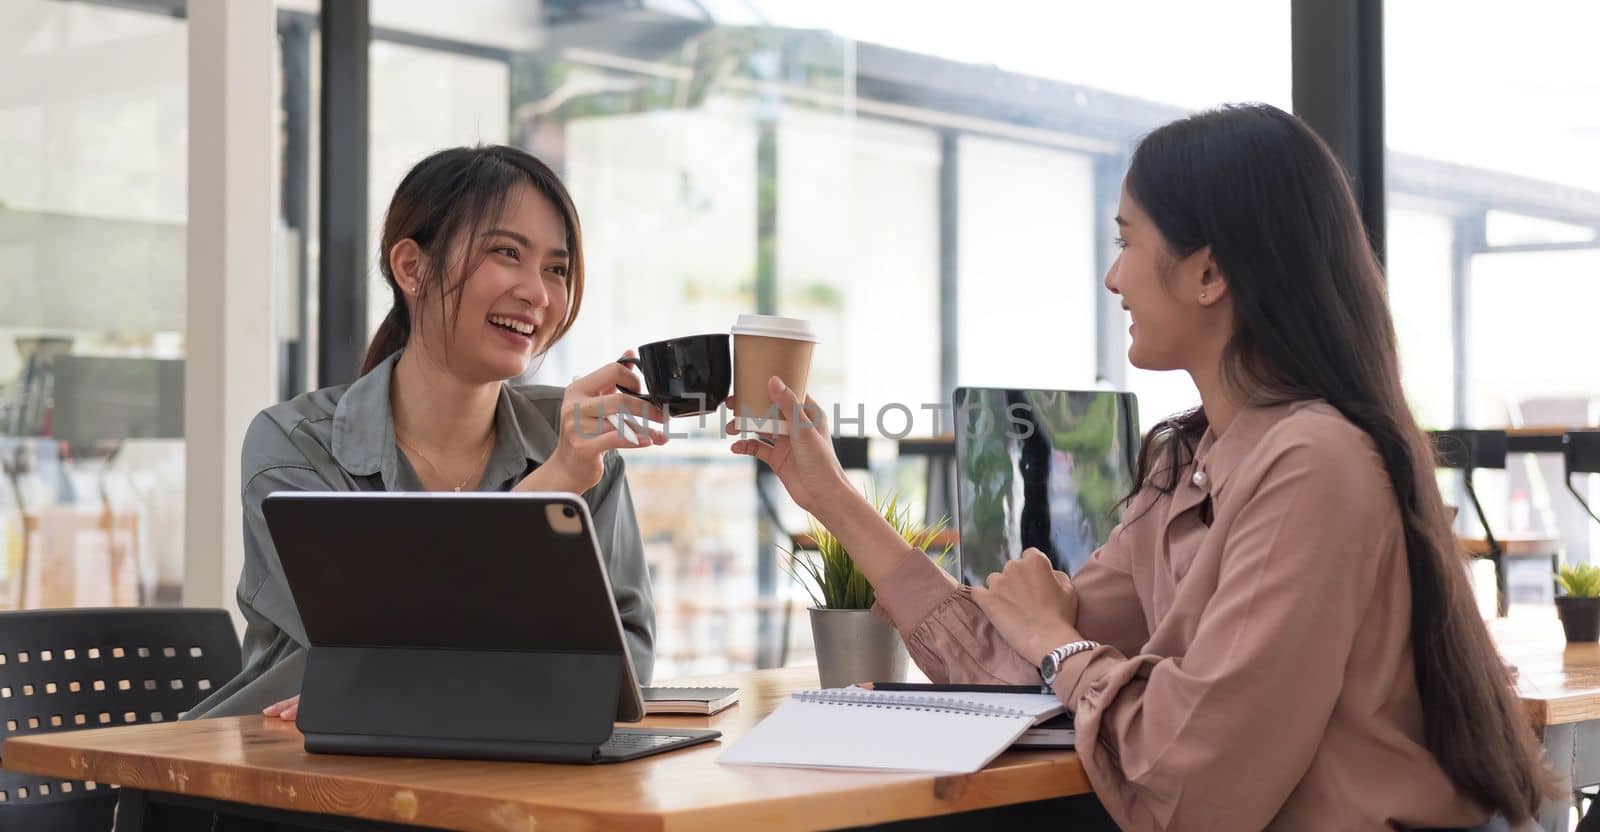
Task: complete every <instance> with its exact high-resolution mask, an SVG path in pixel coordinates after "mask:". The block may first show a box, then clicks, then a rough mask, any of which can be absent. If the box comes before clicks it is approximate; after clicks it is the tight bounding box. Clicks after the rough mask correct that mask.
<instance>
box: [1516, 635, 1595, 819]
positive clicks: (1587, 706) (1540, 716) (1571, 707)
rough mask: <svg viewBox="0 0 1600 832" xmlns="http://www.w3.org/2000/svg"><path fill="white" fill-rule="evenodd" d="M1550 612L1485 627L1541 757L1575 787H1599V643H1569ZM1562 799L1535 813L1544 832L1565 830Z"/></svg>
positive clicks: (1565, 809) (1565, 811) (1567, 804)
mask: <svg viewBox="0 0 1600 832" xmlns="http://www.w3.org/2000/svg"><path fill="white" fill-rule="evenodd" d="M1548 610H1549V608H1548V607H1544V608H1541V609H1540V610H1539V611H1538V613H1537V614H1529V615H1516V614H1513V615H1512V616H1511V617H1510V618H1498V619H1495V620H1493V621H1490V622H1489V630H1490V632H1491V633H1493V634H1494V640H1495V645H1496V646H1497V647H1499V648H1500V655H1501V656H1503V657H1504V658H1505V660H1506V661H1507V662H1510V663H1511V664H1512V665H1513V666H1515V667H1516V669H1517V696H1518V697H1520V698H1521V699H1522V707H1523V710H1525V711H1526V712H1527V714H1528V718H1529V720H1530V721H1531V722H1532V723H1533V726H1534V730H1535V731H1537V732H1538V734H1539V738H1540V740H1541V741H1542V742H1543V743H1544V748H1545V754H1546V757H1547V759H1548V760H1549V761H1550V764H1551V766H1552V767H1554V768H1555V770H1556V772H1557V773H1558V774H1562V775H1565V776H1567V777H1569V778H1570V779H1571V781H1572V786H1573V788H1578V787H1580V786H1592V785H1600V644H1597V643H1594V642H1589V643H1586V644H1567V643H1566V637H1565V636H1564V635H1563V634H1562V632H1561V623H1560V622H1559V621H1557V620H1556V618H1555V615H1554V614H1553V613H1549V612H1547V611H1548ZM1571 805H1572V804H1571V803H1570V802H1569V801H1566V800H1554V801H1550V802H1548V803H1547V804H1545V806H1544V807H1543V808H1542V809H1541V810H1540V812H1539V824H1540V825H1541V826H1543V827H1544V828H1545V830H1546V832H1559V831H1560V830H1565V829H1567V828H1568V824H1569V818H1568V810H1569V809H1570V808H1571Z"/></svg>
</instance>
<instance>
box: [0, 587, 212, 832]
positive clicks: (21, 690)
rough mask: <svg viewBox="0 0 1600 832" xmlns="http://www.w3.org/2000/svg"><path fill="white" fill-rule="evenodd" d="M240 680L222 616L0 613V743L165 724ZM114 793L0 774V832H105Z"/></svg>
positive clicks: (108, 611)
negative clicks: (11, 831) (217, 689)
mask: <svg viewBox="0 0 1600 832" xmlns="http://www.w3.org/2000/svg"><path fill="white" fill-rule="evenodd" d="M238 673H239V641H238V638H237V637H236V636H235V634H234V631H233V622H232V621H231V620H230V619H229V617H228V613H227V612H226V611H224V610H186V609H145V608H127V609H81V610H38V611H29V612H7V613H0V728H3V733H0V737H3V738H5V739H11V738H14V737H25V736H28V735H30V734H43V733H48V732H51V731H71V730H76V729H81V728H102V727H106V726H111V725H127V724H132V723H146V722H169V721H172V720H175V719H178V718H179V717H181V716H183V714H184V713H185V712H186V711H187V710H188V709H189V708H191V707H193V706H194V705H195V703H197V702H199V701H200V700H201V699H203V698H205V697H206V696H208V695H210V692H211V690H212V689H213V688H215V687H216V686H218V685H221V684H222V683H224V682H226V681H228V680H229V679H232V678H233V677H234V676H237V675H238ZM4 762H5V761H4V760H3V759H0V766H3V765H4ZM114 788H115V787H109V788H108V787H106V786H103V785H100V784H97V783H94V782H81V781H75V780H73V781H63V780H59V779H56V778H49V777H41V776H37V775H32V774H21V773H18V772H13V771H4V770H0V829H51V830H57V829H59V830H80V829H82V830H89V829H93V830H97V832H104V830H107V829H110V828H111V819H112V811H113V808H114V807H115V806H116V802H117V793H116V791H114Z"/></svg>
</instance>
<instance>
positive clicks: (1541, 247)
mask: <svg viewBox="0 0 1600 832" xmlns="http://www.w3.org/2000/svg"><path fill="white" fill-rule="evenodd" d="M1549 251H1600V240H1590V241H1588V242H1573V243H1511V244H1509V245H1503V246H1491V245H1488V244H1487V243H1485V244H1484V246H1483V248H1482V249H1480V250H1479V251H1476V252H1473V253H1474V254H1543V253H1544V252H1549Z"/></svg>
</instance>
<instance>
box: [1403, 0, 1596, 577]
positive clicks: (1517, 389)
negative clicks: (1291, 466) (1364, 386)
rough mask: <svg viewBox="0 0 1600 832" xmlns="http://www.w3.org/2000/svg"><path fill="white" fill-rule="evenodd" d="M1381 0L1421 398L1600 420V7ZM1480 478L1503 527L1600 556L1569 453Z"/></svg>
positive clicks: (1406, 316) (1477, 412)
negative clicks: (1572, 489) (1566, 471)
mask: <svg viewBox="0 0 1600 832" xmlns="http://www.w3.org/2000/svg"><path fill="white" fill-rule="evenodd" d="M1384 8H1385V18H1384V37H1385V39H1386V44H1385V56H1384V61H1385V74H1386V80H1387V85H1386V89H1385V92H1384V97H1385V104H1386V107H1387V110H1386V114H1385V122H1386V129H1387V134H1388V136H1387V137H1388V145H1389V153H1388V161H1387V174H1388V204H1389V227H1388V249H1389V285H1390V297H1391V300H1392V303H1393V307H1394V312H1395V318H1396V321H1397V322H1398V323H1399V325H1400V326H1399V331H1400V347H1401V354H1402V358H1403V359H1404V361H1405V382H1406V388H1407V392H1408V395H1409V397H1410V399H1411V402H1412V405H1413V407H1414V408H1415V409H1416V410H1417V412H1418V415H1419V417H1420V418H1421V419H1422V420H1423V421H1424V423H1426V424H1428V425H1429V426H1430V427H1451V426H1461V427H1491V428H1492V427H1519V426H1535V425H1573V426H1577V425H1589V424H1594V423H1595V421H1596V418H1597V417H1600V363H1597V362H1596V361H1595V360H1594V358H1593V356H1594V353H1595V350H1594V347H1593V344H1592V340H1593V339H1592V338H1591V337H1589V336H1590V334H1591V333H1592V329H1593V327H1592V325H1591V319H1592V317H1593V316H1592V310H1594V309H1595V308H1596V307H1597V306H1600V157H1597V156H1596V154H1595V153H1594V145H1595V141H1596V139H1597V138H1600V54H1597V53H1596V52H1595V50H1594V49H1593V48H1591V44H1590V43H1589V39H1588V35H1589V34H1590V33H1592V32H1594V31H1596V29H1597V28H1600V7H1597V6H1595V5H1594V4H1592V3H1588V2H1584V0H1536V2H1533V3H1523V4H1518V5H1515V6H1511V5H1485V6H1474V7H1473V9H1472V13H1471V14H1461V13H1459V10H1458V8H1457V6H1456V5H1454V4H1448V3H1444V2H1419V3H1390V4H1386V5H1385V7H1384ZM1551 21H1561V24H1560V25H1558V26H1552V25H1550V22H1551ZM1485 56H1491V57H1492V60H1486V58H1485ZM1475 482H1476V484H1477V490H1478V493H1479V495H1480V496H1481V497H1482V498H1483V500H1484V503H1485V506H1484V507H1485V510H1486V512H1487V514H1488V517H1489V523H1490V526H1491V527H1492V528H1493V530H1494V531H1495V532H1496V533H1497V534H1499V535H1501V536H1508V535H1535V536H1544V537H1550V538H1557V539H1559V540H1560V545H1561V546H1563V547H1564V548H1565V554H1566V556H1567V558H1568V559H1569V560H1573V561H1578V562H1582V561H1587V560H1592V559H1593V558H1594V557H1595V555H1596V553H1597V552H1600V536H1597V531H1596V527H1595V525H1594V524H1593V523H1592V521H1590V520H1588V518H1587V517H1586V516H1584V514H1583V513H1582V510H1581V509H1580V508H1579V507H1578V506H1577V505H1576V503H1575V501H1573V500H1572V499H1571V498H1570V496H1569V495H1568V494H1566V492H1565V489H1564V487H1563V485H1562V483H1561V460H1560V458H1559V457H1558V456H1540V457H1534V456H1521V457H1519V456H1516V455H1514V456H1513V457H1512V458H1511V460H1510V461H1509V462H1508V470H1507V471H1505V472H1495V471H1488V472H1479V473H1478V474H1477V475H1476V476H1475ZM1461 496H1462V495H1460V494H1459V493H1458V494H1457V495H1456V497H1457V498H1458V499H1459V498H1460V497H1461ZM1470 514H1471V512H1463V517H1462V520H1461V524H1462V525H1461V529H1462V531H1463V532H1467V533H1475V532H1476V531H1477V529H1476V526H1477V524H1476V522H1475V521H1473V520H1472V519H1471V518H1470V517H1469V516H1468V515H1470ZM1536 580H1538V581H1542V582H1543V583H1544V584H1545V585H1546V591H1548V576H1536Z"/></svg>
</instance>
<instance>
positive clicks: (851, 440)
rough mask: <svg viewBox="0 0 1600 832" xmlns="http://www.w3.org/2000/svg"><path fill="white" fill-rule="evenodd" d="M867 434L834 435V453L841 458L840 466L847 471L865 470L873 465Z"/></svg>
mask: <svg viewBox="0 0 1600 832" xmlns="http://www.w3.org/2000/svg"><path fill="white" fill-rule="evenodd" d="M869 441H870V440H869V439H868V438H867V437H865V436H835V437H833V453H834V456H837V457H838V458H839V467H841V468H843V469H845V470H846V471H865V470H868V469H869V468H870V467H871V464H870V456H869V455H868V453H867V450H868V442H869Z"/></svg>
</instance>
